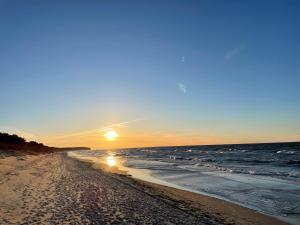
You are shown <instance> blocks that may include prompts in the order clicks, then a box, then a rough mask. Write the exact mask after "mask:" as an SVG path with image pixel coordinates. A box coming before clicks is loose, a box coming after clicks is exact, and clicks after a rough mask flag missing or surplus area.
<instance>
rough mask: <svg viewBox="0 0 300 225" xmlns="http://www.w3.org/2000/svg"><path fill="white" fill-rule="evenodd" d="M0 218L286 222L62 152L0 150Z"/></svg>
mask: <svg viewBox="0 0 300 225" xmlns="http://www.w3.org/2000/svg"><path fill="white" fill-rule="evenodd" d="M0 168H1V173H0V224H24V225H25V224H249V225H250V224H252V225H255V224H257V225H258V224H261V225H263V224H273V225H279V224H286V223H284V222H282V221H279V220H277V219H275V218H272V217H269V216H266V215H263V214H260V213H257V212H255V211H253V210H250V209H247V208H244V207H241V206H238V205H235V204H231V203H228V202H225V201H222V200H219V199H215V198H211V197H207V196H204V195H199V194H195V193H191V192H187V191H183V190H178V189H175V188H170V187H165V186H161V185H157V184H152V183H147V182H144V181H140V180H135V179H132V178H131V177H129V176H126V175H122V174H116V173H111V172H108V171H105V170H101V169H95V168H93V167H92V165H91V164H90V163H87V162H82V161H78V160H76V159H73V158H70V157H68V156H67V154H66V153H65V152H60V153H48V154H37V155H33V154H24V153H23V154H21V153H16V152H13V151H10V152H8V151H1V152H0Z"/></svg>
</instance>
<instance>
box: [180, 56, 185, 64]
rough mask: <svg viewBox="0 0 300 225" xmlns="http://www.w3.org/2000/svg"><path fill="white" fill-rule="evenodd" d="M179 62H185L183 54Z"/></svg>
mask: <svg viewBox="0 0 300 225" xmlns="http://www.w3.org/2000/svg"><path fill="white" fill-rule="evenodd" d="M181 62H182V63H184V62H185V56H184V55H183V56H181Z"/></svg>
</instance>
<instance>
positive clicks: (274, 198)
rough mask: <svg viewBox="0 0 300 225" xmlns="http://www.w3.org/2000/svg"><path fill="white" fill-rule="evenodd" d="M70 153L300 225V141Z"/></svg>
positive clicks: (138, 176)
mask: <svg viewBox="0 0 300 225" xmlns="http://www.w3.org/2000/svg"><path fill="white" fill-rule="evenodd" d="M70 155H71V156H73V157H76V158H79V159H84V158H86V159H90V160H92V161H93V162H102V163H108V165H110V166H119V167H120V168H121V169H123V170H126V171H127V172H128V173H129V174H130V175H132V176H133V177H136V178H139V179H143V180H146V181H150V182H155V183H159V184H163V185H168V186H170V187H176V188H180V189H183V190H189V191H192V192H195V193H201V194H205V195H208V196H212V197H216V198H220V199H223V200H226V201H229V202H233V203H236V204H239V205H242V206H245V207H248V208H251V209H254V210H256V211H259V212H261V213H264V214H267V215H271V216H273V217H277V218H279V219H281V220H283V221H286V222H289V223H291V224H300V142H293V143H291V142H290V143H266V144H234V145H207V146H170V147H146V148H131V149H116V150H79V151H74V152H70Z"/></svg>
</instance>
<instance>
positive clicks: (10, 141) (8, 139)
mask: <svg viewBox="0 0 300 225" xmlns="http://www.w3.org/2000/svg"><path fill="white" fill-rule="evenodd" d="M0 149H8V150H29V151H52V150H79V149H89V148H88V147H67V148H54V147H49V146H46V145H44V144H42V143H38V142H35V141H29V142H27V141H26V140H25V139H24V138H22V137H19V136H18V135H16V134H8V133H1V132H0Z"/></svg>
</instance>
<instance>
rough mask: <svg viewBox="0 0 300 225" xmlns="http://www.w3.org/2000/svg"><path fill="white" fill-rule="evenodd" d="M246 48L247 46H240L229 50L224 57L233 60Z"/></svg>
mask: <svg viewBox="0 0 300 225" xmlns="http://www.w3.org/2000/svg"><path fill="white" fill-rule="evenodd" d="M244 49H245V46H239V47H236V48H233V49H231V50H229V51H227V52H226V53H225V55H224V59H226V60H231V59H232V58H234V57H236V56H237V55H238V54H240V53H241V52H242V51H243V50H244Z"/></svg>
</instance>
